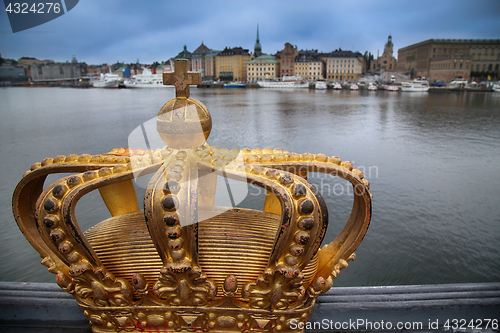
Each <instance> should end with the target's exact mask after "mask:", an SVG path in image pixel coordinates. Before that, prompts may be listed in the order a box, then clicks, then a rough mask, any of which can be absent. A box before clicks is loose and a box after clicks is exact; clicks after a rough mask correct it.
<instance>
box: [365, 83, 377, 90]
mask: <svg viewBox="0 0 500 333" xmlns="http://www.w3.org/2000/svg"><path fill="white" fill-rule="evenodd" d="M367 89H368V90H369V91H375V90H377V86H376V85H374V84H373V83H371V82H370V83H369V84H368V88H367Z"/></svg>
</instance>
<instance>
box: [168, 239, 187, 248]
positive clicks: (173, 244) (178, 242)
mask: <svg viewBox="0 0 500 333" xmlns="http://www.w3.org/2000/svg"><path fill="white" fill-rule="evenodd" d="M182 245H184V240H183V239H182V238H174V239H172V238H171V239H169V240H168V246H169V247H170V249H171V250H179V249H180V248H182Z"/></svg>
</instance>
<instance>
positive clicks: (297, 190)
mask: <svg viewBox="0 0 500 333" xmlns="http://www.w3.org/2000/svg"><path fill="white" fill-rule="evenodd" d="M306 194H307V188H306V187H305V186H304V185H303V184H300V183H299V184H294V185H293V186H292V196H293V197H294V198H300V197H303V196H305V195H306Z"/></svg>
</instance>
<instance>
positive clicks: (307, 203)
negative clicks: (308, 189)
mask: <svg viewBox="0 0 500 333" xmlns="http://www.w3.org/2000/svg"><path fill="white" fill-rule="evenodd" d="M313 211H314V203H313V202H312V201H311V200H309V199H302V200H301V201H300V202H299V213H300V214H311V213H312V212H313Z"/></svg>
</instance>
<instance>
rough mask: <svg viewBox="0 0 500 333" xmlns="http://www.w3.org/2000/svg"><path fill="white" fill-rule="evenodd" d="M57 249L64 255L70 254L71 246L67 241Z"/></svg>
mask: <svg viewBox="0 0 500 333" xmlns="http://www.w3.org/2000/svg"><path fill="white" fill-rule="evenodd" d="M58 249H59V252H61V253H62V254H65V253H68V252H70V251H71V250H72V249H73V245H71V243H70V242H68V241H66V242H62V243H61V244H59V246H58Z"/></svg>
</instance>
